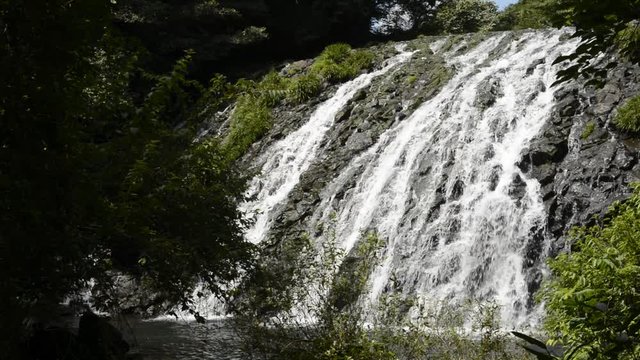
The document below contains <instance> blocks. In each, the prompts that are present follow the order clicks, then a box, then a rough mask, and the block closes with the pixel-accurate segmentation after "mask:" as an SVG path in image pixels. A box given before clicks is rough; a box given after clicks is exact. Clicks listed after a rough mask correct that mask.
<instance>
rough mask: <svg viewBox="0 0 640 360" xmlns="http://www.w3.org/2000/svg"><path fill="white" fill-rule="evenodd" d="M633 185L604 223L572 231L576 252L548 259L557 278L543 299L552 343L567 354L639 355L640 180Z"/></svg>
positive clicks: (545, 288) (595, 356) (590, 356)
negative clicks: (559, 346)
mask: <svg viewBox="0 0 640 360" xmlns="http://www.w3.org/2000/svg"><path fill="white" fill-rule="evenodd" d="M633 187H634V192H633V195H632V196H631V198H630V199H629V200H627V201H625V202H624V203H619V202H617V203H615V204H614V205H612V206H611V208H610V209H609V211H608V213H607V215H606V217H605V218H604V220H603V221H602V223H601V224H600V225H595V226H592V227H580V228H576V229H574V230H573V231H572V233H571V236H572V238H573V239H574V240H575V243H574V244H573V246H572V248H573V249H572V250H573V251H572V252H569V253H566V254H562V255H560V256H558V257H557V258H556V259H554V260H552V261H550V267H551V270H552V271H553V277H552V278H551V279H550V280H549V281H548V282H547V283H546V284H545V285H544V286H543V288H542V290H541V294H540V299H541V300H544V301H545V302H546V308H547V316H546V319H545V327H546V329H547V330H548V333H549V335H551V336H552V343H561V344H563V345H564V346H565V347H566V348H567V352H566V354H567V356H566V358H570V359H571V358H573V359H637V358H638V355H640V339H639V336H640V292H639V291H638V279H640V184H634V185H633ZM569 354H573V355H571V356H570V355H569Z"/></svg>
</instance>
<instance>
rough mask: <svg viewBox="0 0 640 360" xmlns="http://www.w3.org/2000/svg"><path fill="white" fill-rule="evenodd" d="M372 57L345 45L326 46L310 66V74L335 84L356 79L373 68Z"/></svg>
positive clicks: (368, 53) (363, 51)
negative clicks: (364, 71)
mask: <svg viewBox="0 0 640 360" xmlns="http://www.w3.org/2000/svg"><path fill="white" fill-rule="evenodd" d="M373 60H374V55H373V53H372V52H370V51H368V50H352V49H351V46H349V45H347V44H333V45H329V46H327V47H326V48H325V49H324V51H323V52H322V53H321V54H320V56H319V57H318V58H317V59H316V60H315V61H314V63H313V65H312V66H311V73H313V74H317V75H318V76H320V77H321V78H323V79H325V80H326V81H328V82H331V83H336V82H341V81H345V80H349V79H352V78H354V77H356V76H357V75H358V74H360V72H362V71H363V70H369V69H371V67H372V66H373Z"/></svg>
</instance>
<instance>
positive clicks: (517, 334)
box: [511, 331, 547, 348]
mask: <svg viewBox="0 0 640 360" xmlns="http://www.w3.org/2000/svg"><path fill="white" fill-rule="evenodd" d="M511 333H512V334H513V335H514V336H515V337H517V338H519V339H522V340H524V341H526V342H528V343H529V344H533V345H536V346H539V347H543V348H546V347H547V344H545V343H543V342H542V341H540V340H538V339H536V338H533V337H531V336H529V335H526V334H523V333H521V332H517V331H512V332H511Z"/></svg>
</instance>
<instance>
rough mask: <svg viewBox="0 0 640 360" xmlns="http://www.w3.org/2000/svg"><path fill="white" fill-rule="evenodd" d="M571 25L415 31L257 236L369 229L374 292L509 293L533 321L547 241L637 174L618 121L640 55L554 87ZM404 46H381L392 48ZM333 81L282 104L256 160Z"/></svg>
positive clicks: (634, 151)
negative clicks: (373, 241)
mask: <svg viewBox="0 0 640 360" xmlns="http://www.w3.org/2000/svg"><path fill="white" fill-rule="evenodd" d="M551 37H554V41H557V44H556V43H549V42H548V39H549V38H551ZM562 37H563V36H559V34H558V32H554V31H553V30H549V31H548V32H547V33H544V32H538V33H526V32H523V33H502V34H490V35H486V37H485V38H484V39H486V41H483V40H484V39H483V38H478V36H477V35H472V36H468V37H466V38H453V37H450V38H440V39H433V38H431V39H429V38H419V39H416V40H414V41H412V42H409V43H408V44H405V45H407V47H408V48H410V49H411V48H412V49H418V50H420V51H419V52H418V53H416V54H414V55H413V58H412V60H411V61H409V62H407V63H404V64H403V65H402V66H399V67H398V68H396V69H394V70H391V71H390V72H388V73H386V74H385V75H383V76H380V77H378V78H376V79H374V80H373V81H372V82H371V83H370V85H368V86H366V87H365V88H362V89H361V90H359V91H358V92H357V93H355V95H354V96H353V97H352V98H351V99H350V100H349V101H348V102H347V103H346V105H345V106H343V107H342V109H341V110H340V111H338V113H337V114H336V116H335V119H334V120H335V121H334V122H333V123H332V124H331V125H330V128H328V130H327V132H326V135H324V137H323V140H322V141H323V142H322V144H321V145H320V150H319V151H318V153H317V154H314V157H313V159H311V160H310V163H309V166H308V167H306V168H305V171H304V172H303V173H302V175H301V176H300V178H299V179H296V183H295V184H296V185H295V186H294V187H293V189H292V190H291V191H290V192H288V195H287V196H286V199H284V200H283V201H281V202H279V203H278V204H276V205H273V208H271V209H270V210H271V211H270V216H271V215H273V216H272V217H271V218H270V220H271V221H272V223H270V226H269V227H268V232H265V233H266V237H263V238H262V240H263V242H264V243H263V244H264V245H265V248H267V249H268V251H269V252H270V253H269V254H270V255H273V256H272V257H271V259H272V260H273V259H275V260H274V261H275V262H277V261H278V259H280V262H285V261H286V260H285V261H283V260H282V259H287V257H286V256H284V255H283V254H285V251H284V250H283V249H286V246H283V244H284V243H286V242H287V241H289V240H290V239H296V238H304V237H306V236H308V237H310V238H317V239H320V240H319V241H322V240H321V239H322V238H323V237H330V236H332V235H330V234H331V233H332V231H333V229H332V230H331V231H327V228H328V227H326V226H324V225H329V226H332V225H331V224H330V221H333V222H335V224H333V225H336V224H337V225H336V226H335V227H336V228H338V232H334V234H335V233H338V235H333V236H336V237H337V241H341V242H342V244H347V245H345V248H346V249H347V250H348V251H349V250H353V249H355V248H357V246H354V244H357V242H358V241H360V240H358V239H356V238H358V237H360V238H361V237H362V234H364V233H367V232H369V231H370V230H373V231H375V232H378V234H379V235H380V234H382V237H383V238H384V239H383V241H386V243H387V244H388V246H387V247H386V248H385V250H384V252H385V254H384V256H385V257H386V258H385V261H386V263H385V264H386V265H385V266H387V267H386V268H384V269H383V270H380V272H379V273H376V274H373V275H374V276H377V278H376V280H378V281H377V283H376V286H377V290H375V291H378V292H377V294H382V293H385V292H389V291H398V292H401V293H402V295H403V296H407V297H408V296H412V295H415V294H419V295H424V294H427V295H432V294H434V293H437V292H438V291H440V293H439V294H440V295H443V296H441V298H443V299H446V300H447V301H449V300H451V299H453V298H456V299H459V298H461V297H462V295H460V296H459V294H463V295H465V294H466V295H469V296H477V297H479V298H490V297H492V296H496V294H501V295H500V296H501V301H503V300H504V301H503V302H504V303H501V305H502V306H503V307H505V308H509V309H510V311H511V312H510V313H509V314H507V315H508V316H511V320H512V321H527V320H523V316H527V315H528V312H529V310H531V309H532V308H533V307H534V306H535V305H534V302H533V297H532V295H533V293H534V292H535V291H536V290H537V289H538V288H539V286H540V283H541V281H542V279H543V273H544V271H543V269H544V266H543V264H544V259H545V257H546V256H547V255H548V249H549V245H550V247H551V255H554V254H557V253H558V252H560V251H562V250H563V249H564V248H566V246H567V244H568V241H569V239H568V238H567V236H566V234H567V232H568V230H569V229H570V228H571V227H572V226H575V225H582V224H589V223H590V222H592V221H593V220H592V218H593V216H594V215H601V214H603V213H604V212H605V211H606V209H607V208H608V206H609V205H610V204H611V203H612V202H614V201H615V200H621V199H624V198H626V197H627V196H628V195H629V194H630V189H629V187H628V184H629V183H630V182H633V181H638V180H640V164H639V161H638V160H639V151H640V140H636V139H634V138H632V137H631V136H630V135H628V134H624V133H621V132H620V131H618V130H617V129H615V127H614V126H613V125H612V124H611V121H612V118H613V117H614V116H615V111H616V109H617V107H618V106H619V105H621V104H622V103H624V101H625V100H626V99H628V98H630V97H632V96H634V95H636V94H637V93H638V92H640V85H638V84H639V83H640V81H639V80H640V69H639V68H638V67H634V66H631V65H629V64H622V65H620V66H618V67H617V68H614V69H611V70H610V73H609V79H608V81H607V83H606V85H605V86H604V87H603V88H601V89H595V88H591V87H585V86H584V82H580V81H578V82H574V83H565V84H562V85H559V86H558V87H557V89H555V91H552V90H553V87H552V83H553V79H552V77H553V76H554V72H555V70H554V69H553V67H552V65H551V64H552V62H553V58H554V57H555V56H557V55H558V54H557V52H561V51H566V50H570V49H572V47H570V44H568V43H567V42H565V40H566V39H565V40H562V39H561V38H562ZM554 44H556V45H554ZM394 45H395V44H390V45H386V46H380V47H378V48H376V49H374V51H376V52H378V51H379V52H382V53H387V54H389V55H391V54H392V53H393V52H394V50H393V47H394ZM563 46H566V48H564V47H563ZM431 48H433V49H435V50H434V51H435V53H434V51H432V50H431ZM474 48H475V49H478V48H479V49H481V50H480V51H476V50H474ZM487 49H490V51H488V50H487ZM541 49H544V50H541ZM440 54H445V55H444V56H447V59H446V60H447V61H449V62H447V61H445V59H444V58H443V57H442V56H443V55H440ZM484 56H486V58H484ZM386 57H389V56H386ZM449 57H450V58H449ZM456 61H457V62H456ZM475 61H477V62H475ZM471 63H472V64H473V66H471V65H469V64H471ZM501 64H508V66H501ZM465 66H466V68H465ZM460 74H463V76H462V75H461V76H459V75H460ZM471 79H475V80H473V81H474V82H472V83H471V82H469V81H470V80H471ZM515 85H517V86H515ZM516 89H518V91H519V92H517V91H516ZM334 90H335V88H331V89H328V90H327V91H325V92H324V93H323V94H322V96H321V97H319V98H318V99H315V100H314V101H313V102H312V103H309V104H304V105H298V106H295V107H292V106H281V107H279V108H277V109H276V110H275V112H276V113H275V116H274V117H275V118H276V119H277V123H276V124H275V126H274V127H273V129H272V130H271V132H270V133H269V134H268V135H267V136H266V137H265V138H264V139H263V140H262V141H261V142H260V143H258V144H255V145H254V147H253V149H252V150H251V152H250V153H249V154H248V155H247V156H246V157H245V163H246V164H251V165H252V166H253V169H254V170H255V171H256V172H257V171H259V170H260V169H261V167H262V164H263V163H261V155H263V154H264V153H265V152H268V149H269V148H270V146H271V144H273V143H274V142H275V141H278V140H281V139H285V138H286V136H287V135H288V134H290V133H292V132H294V131H295V130H296V129H297V128H299V127H300V126H301V125H302V124H304V123H305V122H306V120H307V119H308V118H309V115H310V114H311V113H312V112H313V111H314V108H316V107H317V106H318V104H319V103H320V102H321V101H324V100H326V99H329V98H330V97H331V96H333V95H332V92H333V91H334ZM523 94H524V95H523ZM443 96H447V97H443ZM430 100H432V101H430ZM554 104H555V105H554ZM421 105H423V106H421ZM425 105H426V106H425ZM414 113H415V114H417V115H418V116H412V114H414ZM422 121H424V123H423V122H422ZM407 124H413V125H415V127H405V125H407ZM416 124H418V125H416ZM403 129H409V130H407V131H406V132H403V131H402V130H403ZM398 134H401V135H402V136H400V135H398ZM534 134H538V135H535V137H534V138H533V140H531V137H533V136H534ZM403 139H404V140H403ZM405 140H406V141H405ZM403 141H404V142H403ZM514 144H516V145H517V144H520V146H513V145H514ZM396 149H400V150H397V151H396ZM523 149H524V150H523ZM387 155H388V156H387ZM291 156H293V155H291ZM387 160H388V161H387ZM283 161H287V159H286V158H285V159H284V160H283ZM514 165H516V166H514ZM381 168H384V169H383V170H381V171H378V170H379V169H381ZM370 179H374V180H372V181H369V180H370ZM375 179H381V180H380V181H377V180H375ZM535 180H537V181H535ZM538 189H540V192H538ZM368 199H371V201H367V200H368ZM269 206H271V205H269ZM543 208H544V211H543ZM363 214H364V215H363ZM523 214H525V215H527V216H524V215H523ZM332 218H333V220H332ZM335 219H337V220H335ZM389 219H391V220H389ZM384 226H387V227H386V228H384ZM380 229H382V230H380ZM385 231H386V232H385ZM352 235H353V236H352ZM389 244H390V245H389ZM353 256H356V254H354V253H353V251H351V252H350V253H349V254H347V257H346V259H350V257H353ZM347 265H348V264H347ZM376 271H377V270H376ZM396 275H398V276H397V278H396ZM392 277H393V278H394V279H395V281H394V284H395V285H394V286H395V288H393V289H392V288H391V285H390V284H391V282H390V281H389V280H390V279H391V278H392ZM452 289H453V290H452ZM372 294H373V290H372ZM372 296H375V295H372ZM505 299H506V300H505ZM503 315H504V314H503ZM514 324H515V322H514Z"/></svg>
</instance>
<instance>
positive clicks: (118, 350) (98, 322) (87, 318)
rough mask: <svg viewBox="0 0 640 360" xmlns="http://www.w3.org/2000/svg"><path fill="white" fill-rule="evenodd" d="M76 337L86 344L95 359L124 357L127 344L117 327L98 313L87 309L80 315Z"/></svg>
mask: <svg viewBox="0 0 640 360" xmlns="http://www.w3.org/2000/svg"><path fill="white" fill-rule="evenodd" d="M78 338H79V340H80V341H81V342H83V343H84V344H86V345H87V346H88V347H89V348H90V349H91V353H92V354H93V357H92V358H93V359H96V360H120V359H125V358H126V354H127V352H129V344H127V342H126V341H124V339H123V337H122V334H121V333H120V331H119V330H118V329H116V328H115V327H114V326H113V325H111V324H109V322H108V321H107V320H105V319H103V318H101V317H99V316H98V315H96V314H94V313H92V312H90V311H87V312H85V313H84V314H83V315H82V316H81V317H80V327H79V328H78Z"/></svg>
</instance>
